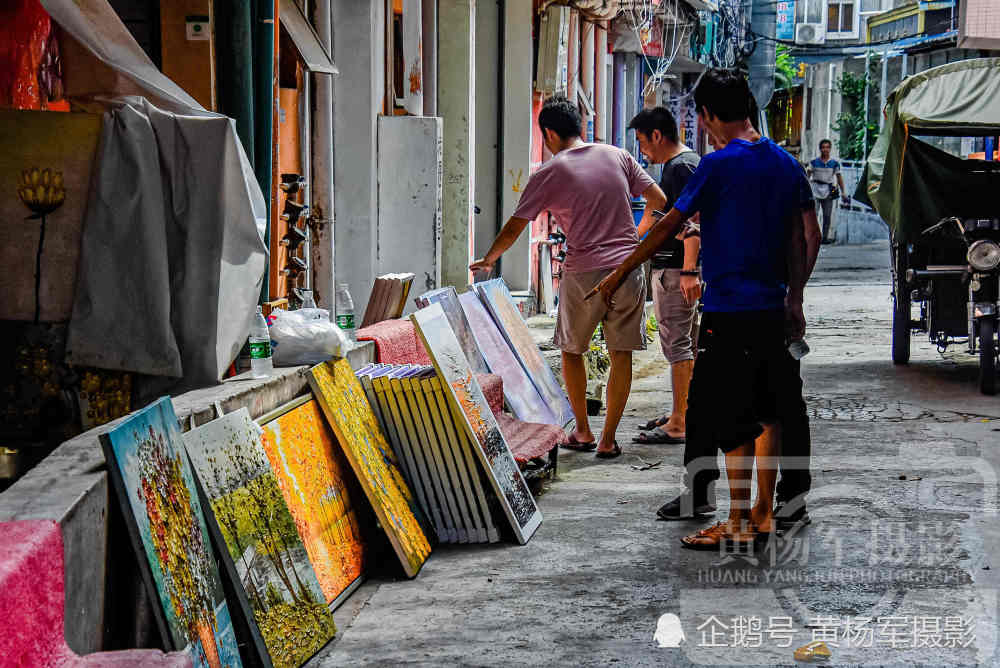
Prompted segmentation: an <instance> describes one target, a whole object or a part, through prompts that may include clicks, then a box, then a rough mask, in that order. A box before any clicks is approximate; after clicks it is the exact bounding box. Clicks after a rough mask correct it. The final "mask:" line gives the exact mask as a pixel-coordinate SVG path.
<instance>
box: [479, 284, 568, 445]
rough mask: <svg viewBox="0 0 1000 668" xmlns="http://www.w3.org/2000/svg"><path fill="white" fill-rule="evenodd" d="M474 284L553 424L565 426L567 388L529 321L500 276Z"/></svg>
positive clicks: (566, 418) (566, 421) (566, 419)
mask: <svg viewBox="0 0 1000 668" xmlns="http://www.w3.org/2000/svg"><path fill="white" fill-rule="evenodd" d="M473 288H474V289H475V291H476V293H477V294H478V295H479V298H480V299H482V301H483V304H485V305H486V309H487V310H488V311H489V312H490V315H491V316H492V317H493V321H494V322H495V323H496V324H497V327H498V328H499V329H500V331H501V333H503V335H504V338H505V339H507V343H509V344H510V347H511V349H512V350H513V351H514V354H515V355H516V356H517V359H518V361H519V362H520V363H521V366H523V367H524V370H525V372H526V373H527V374H528V377H529V378H530V379H531V382H532V383H533V384H534V386H535V388H536V389H537V390H538V393H539V394H540V395H541V397H542V399H543V400H544V401H545V403H546V404H547V405H548V406H549V408H550V409H551V410H552V413H553V415H555V418H556V424H558V425H559V426H560V427H564V426H566V425H567V424H569V422H570V420H572V419H573V409H572V408H571V407H570V405H569V399H568V398H567V397H566V392H565V391H564V390H563V389H562V386H561V385H559V381H558V380H556V377H555V374H553V373H552V368H551V367H550V366H549V365H548V363H546V361H545V359H544V358H543V357H542V353H541V351H539V350H538V346H537V345H536V344H535V341H534V339H533V338H532V337H531V332H530V331H528V325H526V324H525V322H524V318H523V317H521V313H520V311H518V310H517V306H516V305H515V304H514V301H513V300H512V299H511V297H510V291H509V290H508V289H507V284H506V283H504V280H503V279H502V278H497V279H494V280H492V281H484V282H482V283H476V284H475V285H474V286H473Z"/></svg>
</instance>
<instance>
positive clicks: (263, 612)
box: [184, 408, 336, 668]
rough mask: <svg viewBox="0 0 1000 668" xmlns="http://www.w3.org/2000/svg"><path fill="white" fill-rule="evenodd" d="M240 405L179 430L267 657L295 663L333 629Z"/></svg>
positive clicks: (293, 666)
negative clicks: (233, 409)
mask: <svg viewBox="0 0 1000 668" xmlns="http://www.w3.org/2000/svg"><path fill="white" fill-rule="evenodd" d="M261 436H262V431H261V429H260V427H259V426H257V424H256V423H255V422H254V421H253V420H252V419H251V418H250V414H249V412H248V411H247V409H246V408H243V409H240V410H239V411H236V412H234V413H230V414H229V415H226V416H223V417H221V418H219V419H217V420H214V421H212V422H210V423H208V424H206V425H203V426H201V427H198V428H196V429H193V430H192V431H190V432H188V433H187V434H185V435H184V441H185V444H186V446H187V451H188V455H189V456H190V458H191V463H192V465H193V466H194V469H195V472H196V474H197V475H198V478H199V480H200V481H201V484H202V488H203V490H204V491H205V494H206V496H207V497H208V503H209V506H210V510H211V517H212V518H213V519H214V521H215V522H216V525H217V527H218V529H219V531H220V533H221V536H222V539H223V542H224V543H225V546H226V550H227V555H226V556H227V557H228V559H229V560H230V561H229V562H228V564H227V565H228V566H229V568H230V573H231V574H232V575H233V577H235V578H236V579H238V580H239V583H240V584H241V585H242V588H243V590H244V591H245V592H246V600H247V604H248V605H249V607H250V611H249V612H251V613H252V616H253V618H254V620H255V621H256V622H257V627H258V629H259V631H260V635H261V637H262V639H263V642H264V645H265V648H263V650H264V651H266V652H267V654H268V656H269V657H270V659H271V662H272V663H273V664H274V666H276V667H277V668H297V667H298V666H301V665H302V664H303V663H304V662H305V661H306V660H307V659H308V658H309V657H311V656H312V655H313V654H315V653H316V652H317V651H318V650H319V649H320V648H321V647H323V645H325V644H326V643H327V642H328V641H329V640H330V639H332V638H333V636H334V635H335V633H336V627H335V626H334V623H333V615H332V614H331V613H330V611H329V610H328V608H327V606H326V600H325V596H324V593H323V591H322V589H321V587H320V583H319V580H318V579H317V577H316V573H315V572H314V570H313V568H312V565H311V564H310V562H309V556H308V553H307V551H306V548H305V546H304V545H303V542H302V540H301V538H300V537H299V532H298V529H297V527H296V523H295V520H294V519H293V517H292V514H291V512H290V511H289V507H288V504H287V503H286V502H285V499H284V496H283V494H282V490H281V487H280V485H279V484H278V477H277V476H276V475H275V474H274V472H273V471H272V469H271V465H270V462H269V461H268V457H267V454H266V453H265V450H264V446H263V443H262V439H261Z"/></svg>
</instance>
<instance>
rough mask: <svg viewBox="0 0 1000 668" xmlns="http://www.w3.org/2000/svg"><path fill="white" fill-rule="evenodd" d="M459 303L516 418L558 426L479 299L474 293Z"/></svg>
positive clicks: (465, 296)
mask: <svg viewBox="0 0 1000 668" xmlns="http://www.w3.org/2000/svg"><path fill="white" fill-rule="evenodd" d="M459 301H460V303H461V305H462V310H463V311H465V315H466V317H467V318H468V319H469V324H470V325H471V326H472V327H471V330H472V334H473V336H474V337H475V339H476V343H477V344H478V345H479V350H481V351H482V353H483V357H484V358H485V359H486V364H487V365H489V368H490V371H491V372H492V373H495V374H497V375H498V376H500V377H501V378H503V395H504V398H505V399H506V400H507V405H508V406H510V410H511V411H513V413H514V416H515V417H516V418H517V419H518V420H521V421H522V422H540V423H543V424H556V423H557V418H556V416H555V415H554V414H553V412H552V410H551V409H550V408H549V406H548V404H546V403H545V400H543V399H542V395H540V394H539V393H538V389H537V388H536V387H535V385H534V383H532V382H531V379H530V378H528V374H527V373H526V372H525V370H524V367H522V366H521V363H520V362H518V361H517V357H515V356H514V352H513V351H512V350H511V349H510V344H509V343H507V340H506V339H505V338H504V337H503V334H501V333H500V330H499V329H497V325H496V323H495V322H493V318H491V317H490V314H489V313H488V312H487V311H486V307H485V306H483V303H482V302H481V301H480V300H479V296H478V295H476V293H475V292H472V291H471V290H470V291H469V292H466V293H465V294H463V295H461V296H460V297H459ZM560 426H562V425H560Z"/></svg>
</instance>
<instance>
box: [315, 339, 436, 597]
mask: <svg viewBox="0 0 1000 668" xmlns="http://www.w3.org/2000/svg"><path fill="white" fill-rule="evenodd" d="M309 384H310V385H311V386H312V389H313V393H314V394H315V395H316V399H317V401H318V402H319V404H320V407H321V408H322V409H323V414H324V415H325V416H326V419H327V423H328V424H329V425H330V426H331V427H332V428H333V431H334V434H336V436H337V441H338V443H339V444H340V446H341V448H342V449H343V452H344V454H345V455H346V456H347V460H348V462H350V464H351V468H352V469H353V470H354V474H355V475H356V476H357V478H358V481H359V482H360V483H361V487H362V489H363V490H364V492H365V495H366V496H367V497H368V501H369V503H371V505H372V508H373V509H374V510H375V514H376V515H377V516H378V520H379V523H380V524H381V525H382V528H383V530H384V531H385V532H386V535H387V536H388V537H389V542H390V543H391V544H392V547H393V549H394V550H395V552H396V555H397V556H398V557H399V561H400V563H401V564H402V566H403V570H404V572H405V573H406V575H407V576H408V577H411V578H412V577H416V575H417V573H418V572H419V571H420V568H421V566H423V564H424V562H425V561H426V560H427V557H428V556H429V555H430V553H431V545H430V542H429V541H428V540H427V536H426V535H425V534H424V532H423V530H422V529H421V527H420V524H419V522H418V521H417V517H416V514H417V513H419V512H420V511H419V510H418V509H417V507H416V505H415V503H414V501H413V495H412V494H411V493H410V490H409V489H408V488H407V486H406V482H405V481H404V480H403V476H402V474H401V473H400V471H399V468H398V467H397V466H396V464H395V463H394V460H395V457H394V455H393V453H392V450H391V449H390V447H389V444H388V443H387V442H386V440H385V437H384V436H383V435H382V431H381V430H380V429H379V426H378V422H377V421H376V420H375V414H374V413H373V412H372V408H371V405H370V404H369V403H368V399H367V397H365V393H364V390H363V389H362V388H361V383H360V382H359V381H358V379H357V377H356V376H355V375H354V371H353V370H352V369H351V365H350V363H348V361H347V360H346V359H343V358H340V359H335V360H330V361H329V362H324V363H322V364H318V365H316V366H314V367H313V368H312V369H310V371H309Z"/></svg>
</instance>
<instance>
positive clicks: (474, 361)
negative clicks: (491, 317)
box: [414, 285, 490, 373]
mask: <svg viewBox="0 0 1000 668" xmlns="http://www.w3.org/2000/svg"><path fill="white" fill-rule="evenodd" d="M414 301H416V304H417V306H418V307H420V308H424V307H426V306H428V305H430V304H440V305H441V308H442V309H444V314H445V316H447V318H448V322H449V323H450V324H451V331H453V332H455V336H456V337H457V338H458V342H459V343H460V344H461V345H462V350H463V351H464V352H465V358H466V359H467V360H469V366H470V367H472V372H473V373H489V371H490V370H489V366H488V365H487V362H486V360H485V359H483V353H482V352H481V351H480V349H479V346H478V345H477V340H476V337H475V336H473V333H472V327H471V326H470V322H469V319H468V318H467V317H466V315H465V311H464V310H462V304H461V303H460V302H459V297H458V292H456V291H455V288H453V287H452V286H450V285H449V286H448V287H446V288H438V289H437V290H431V291H430V292H425V293H424V294H422V295H420V296H419V297H417V298H416V300H414Z"/></svg>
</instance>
